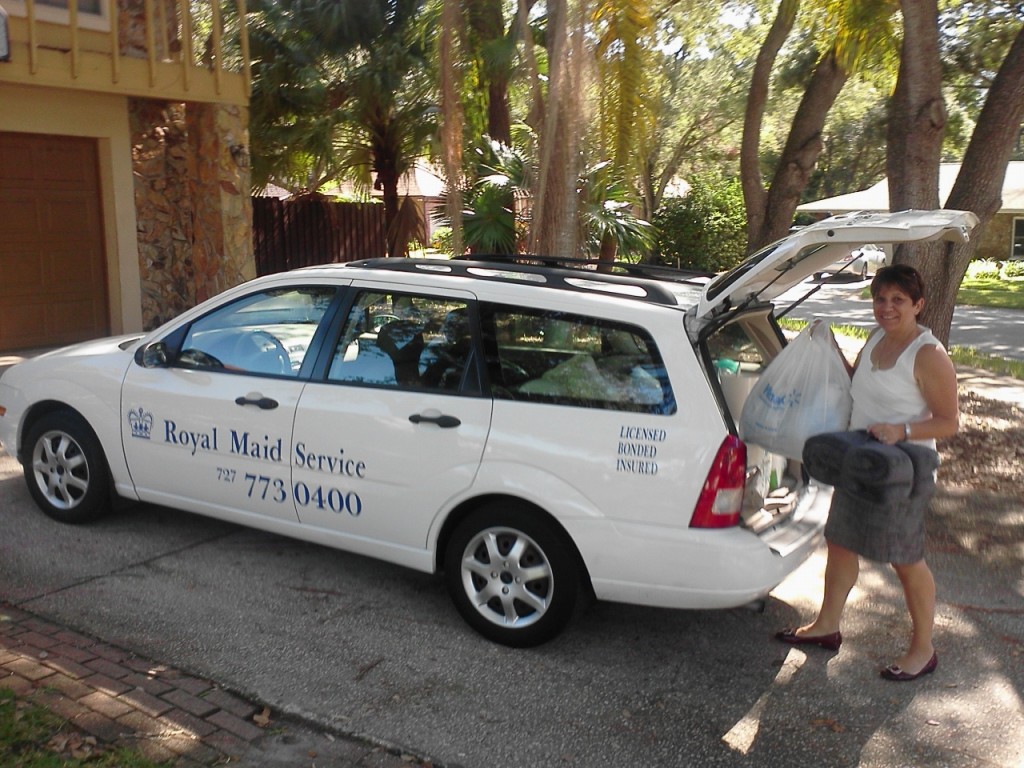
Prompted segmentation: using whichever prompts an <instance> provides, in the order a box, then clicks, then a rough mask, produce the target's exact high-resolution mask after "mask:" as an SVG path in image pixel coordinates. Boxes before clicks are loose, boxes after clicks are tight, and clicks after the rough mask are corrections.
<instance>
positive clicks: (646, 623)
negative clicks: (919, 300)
mask: <svg viewBox="0 0 1024 768" xmlns="http://www.w3.org/2000/svg"><path fill="white" fill-rule="evenodd" d="M949 503H952V504H958V503H959V504H965V503H966V501H965V500H962V499H961V500H956V499H953V500H951V501H950V502H949ZM965 512H966V508H965ZM1016 512H1017V513H1019V512H1020V509H1019V505H1017V507H1016ZM1022 560H1024V555H1022V556H1021V557H1020V558H1018V559H1017V560H1016V564H1017V565H1016V566H1015V567H1010V568H1007V567H1006V565H1005V563H1000V564H986V562H985V561H984V560H983V559H980V558H972V557H968V556H966V555H965V554H963V553H962V552H959V551H954V550H951V551H949V552H940V553H937V554H936V556H935V557H934V558H933V566H934V567H935V570H936V574H937V577H938V579H939V586H940V596H941V597H940V606H939V614H938V647H939V649H940V658H941V660H940V667H939V670H938V671H937V672H936V674H934V675H932V676H930V677H928V678H925V679H922V680H921V681H919V682H916V683H914V684H897V683H890V682H887V681H884V680H882V679H881V678H880V677H879V676H878V669H879V668H880V667H881V666H884V665H885V664H887V663H889V661H890V660H891V659H892V658H893V657H894V656H895V655H897V653H898V652H899V646H900V643H901V640H902V638H903V637H904V636H905V635H906V632H907V620H906V618H905V613H904V610H903V606H902V599H901V595H900V592H899V588H898V582H897V581H896V580H895V578H894V577H893V574H892V573H891V572H890V571H889V570H888V569H887V568H884V567H879V566H873V565H866V566H865V568H864V569H863V571H862V579H861V586H860V587H859V588H858V589H857V590H855V592H854V594H853V597H852V599H851V604H850V610H849V613H848V619H847V624H846V626H845V627H844V635H845V637H846V643H845V644H844V646H843V648H842V651H841V652H840V653H839V654H837V655H832V654H829V653H827V652H824V651H819V650H816V649H812V650H809V651H807V652H806V653H805V652H804V651H801V650H799V649H791V648H789V647H787V646H783V645H781V644H779V643H777V642H775V641H773V640H772V639H771V634H772V633H773V632H774V631H775V630H776V629H779V628H781V627H783V626H787V625H793V624H794V623H796V622H798V621H800V620H801V618H802V617H804V616H806V615H807V614H808V613H809V612H810V611H811V610H812V608H813V606H814V604H815V601H816V599H817V596H818V595H819V590H820V585H821V570H822V558H821V557H820V556H816V557H814V558H812V559H811V560H809V561H808V563H807V564H806V565H805V566H804V567H803V568H802V569H801V570H800V571H798V572H797V573H796V574H794V575H793V576H792V577H790V579H788V580H787V581H786V582H784V583H783V584H782V585H781V586H780V587H779V588H778V589H777V590H776V591H775V592H774V594H773V596H772V599H771V600H770V602H769V605H768V607H767V610H766V612H765V613H757V612H753V611H750V610H746V609H737V610H731V611H696V612H684V611H667V610H654V609H645V608H636V607H628V606H620V605H614V604H609V603H598V604H596V605H594V606H593V607H591V608H590V609H589V610H588V611H587V612H586V613H584V614H583V615H582V616H580V617H579V618H578V620H577V621H576V622H575V623H574V624H573V625H572V626H571V627H570V629H569V631H568V632H567V633H566V634H565V635H564V636H562V637H561V638H559V639H557V640H556V641H554V642H552V643H550V644H548V645H546V646H543V647H541V648H538V649H534V650H526V651H523V650H519V651H516V650H511V649H507V648H503V647H500V646H496V645H492V644H490V643H488V642H486V641H484V640H482V639H481V638H479V637H477V636H476V635H474V634H473V633H472V632H471V631H470V630H468V629H467V628H466V627H465V626H464V625H463V624H462V622H461V620H460V619H459V618H458V616H457V615H456V613H455V611H454V609H453V608H452V607H451V605H450V604H449V602H448V599H447V597H446V595H445V593H444V590H443V587H442V584H441V583H440V581H439V580H438V579H435V578H433V577H430V576H426V575H423V574H419V573H415V572H412V571H406V570H403V569H401V568H398V567H395V566H390V565H386V564H382V563H378V562H375V561H372V560H368V559H364V558H361V557H356V556H352V555H348V554H343V553H339V552H335V551H332V550H328V549H324V548H321V547H317V546H312V545H308V544H303V543H299V542H294V541H290V540H287V539H283V538H280V537H276V536H271V535H268V534H263V533H258V532H254V531H249V530H246V529H242V528H238V527H235V526H232V525H227V524H223V523H220V522H216V521H211V520H206V519H203V518H200V517H196V516H193V515H188V514H184V513H178V512H174V511H171V510H167V509H163V508H159V507H153V506H148V505H139V506H136V507H133V508H129V509H126V510H123V511H120V512H117V513H114V514H112V515H110V516H108V517H106V518H104V519H102V520H100V521H98V522H97V523H94V524H91V525H88V526H81V527H72V526H66V525H61V524H58V523H55V522H53V521H51V520H49V519H48V518H46V517H44V516H43V515H42V514H41V513H40V512H39V511H38V510H37V509H36V508H35V506H34V505H33V503H32V502H31V500H30V498H29V496H28V493H27V491H26V490H25V486H24V483H23V481H22V478H21V475H20V469H19V467H18V466H17V465H16V464H15V462H14V461H13V460H12V459H10V458H9V457H7V456H6V455H3V454H0V599H2V600H6V601H9V602H11V603H13V604H15V605H17V606H19V607H22V608H24V609H25V610H28V611H31V612H35V613H37V614H39V615H42V616H44V617H46V618H49V619H51V620H54V621H57V622H60V623H64V624H67V625H69V626H71V627H72V628H75V629H78V630H80V631H84V632H86V633H89V634H93V635H96V636H99V637H102V638H104V639H106V640H108V641H110V642H112V643H114V644H116V645H120V646H123V647H126V648H129V649H131V650H134V651H136V652H137V653H140V654H142V655H145V656H149V657H151V658H154V659H158V660H163V661H165V662H166V663H169V664H172V665H175V666H177V667H178V668H181V669H184V670H186V671H190V672H192V673H194V674H198V675H201V676H204V677H209V678H212V679H214V680H217V681H218V682H221V683H223V684H224V685H226V686H228V687H230V688H232V689H234V690H235V691H237V692H239V693H241V694H243V695H245V696H249V697H252V698H255V699H257V700H259V701H262V702H265V703H267V704H269V705H270V707H271V708H272V711H275V712H288V713H291V714H297V715H302V716H304V717H306V718H308V719H309V720H311V721H313V722H315V723H318V724H320V725H322V726H323V727H325V728H330V729H332V730H334V731H335V732H338V733H343V734H358V735H364V736H369V737H372V738H373V739H375V740H378V741H383V742H385V743H388V744H391V745H395V746H399V747H401V748H403V749H404V750H406V751H408V752H412V753H415V754H417V755H420V756H423V757H428V758H431V759H433V760H435V761H436V763H437V764H438V765H441V766H449V767H451V766H467V767H468V766H473V767H475V768H491V767H493V766H503V767H504V768H519V767H522V768H527V767H530V768H533V767H535V766H555V765H569V766H573V765H575V766H602V767H603V766H609V765H615V766H649V767H652V768H653V767H655V766H697V765H700V766H767V765H770V766H773V767H777V768H786V767H788V766H793V767H794V768H796V767H798V766H799V768H805V767H806V766H822V765H827V766H842V765H860V766H986V767H988V768H991V767H992V766H1001V767H1005V768H1020V766H1022V765H1024V706H1022V703H1021V702H1022V696H1024V663H1022V662H1024V656H1022V650H1024V610H1022V595H1024V575H1022V570H1021V568H1020V567H1019V566H1020V562H1021V561H1022ZM681 567H685V564H681ZM318 765H319V763H318Z"/></svg>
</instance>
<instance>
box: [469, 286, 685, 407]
mask: <svg viewBox="0 0 1024 768" xmlns="http://www.w3.org/2000/svg"><path fill="white" fill-rule="evenodd" d="M481 326H482V328H483V334H484V349H485V354H486V358H487V368H488V374H489V376H490V380H491V384H492V392H493V394H494V396H495V397H496V398H498V399H502V400H524V401H530V402H539V403H554V404H559V405H574V406H580V407H584V408H599V409H608V410H619V411H635V412H643V413H659V414H668V413H674V412H675V409H676V405H675V397H674V396H673V394H672V387H671V384H670V383H669V379H668V373H667V372H666V370H665V366H664V364H663V362H662V358H661V355H660V353H659V351H658V348H657V345H656V344H655V343H654V339H653V338H652V337H651V335H650V334H649V333H648V332H647V331H645V330H644V329H642V328H639V327H637V326H631V325H625V324H622V323H615V322H611V321H608V320H602V319H599V318H593V317H584V316H580V315H572V314H567V313H564V312H557V311H552V310H547V311H545V310H530V309H521V308H513V307H504V306H498V305H489V306H488V307H487V308H486V309H485V310H484V311H483V313H482V322H481Z"/></svg>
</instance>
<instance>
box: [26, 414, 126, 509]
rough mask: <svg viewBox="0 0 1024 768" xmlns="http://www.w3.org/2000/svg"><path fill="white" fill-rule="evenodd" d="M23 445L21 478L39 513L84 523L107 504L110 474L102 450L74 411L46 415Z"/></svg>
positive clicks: (33, 427)
mask: <svg viewBox="0 0 1024 768" xmlns="http://www.w3.org/2000/svg"><path fill="white" fill-rule="evenodd" d="M25 444H26V447H27V454H28V456H27V460H26V461H25V465H24V472H25V482H27V483H28V490H29V493H31V494H32V498H33V499H34V500H35V502H36V504H38V505H39V508H40V509H42V510H43V512H45V513H46V514H47V515H49V516H50V517H52V518H53V519H54V520H59V521H60V522H62V523H84V522H86V521H87V520H91V519H93V518H94V517H96V516H97V515H99V514H100V513H101V512H103V511H104V510H105V509H106V507H107V502H108V499H109V493H110V474H109V472H108V470H107V464H106V461H105V459H104V456H103V449H102V448H101V447H100V443H99V440H97V439H96V436H95V435H94V434H93V432H92V430H91V429H89V425H88V424H86V423H85V421H84V420H83V419H82V418H81V417H80V416H79V415H78V414H76V413H71V412H70V411H60V412H56V413H49V414H46V415H45V416H43V417H42V418H40V419H39V420H38V421H37V422H36V423H35V424H33V425H32V427H31V428H30V429H29V431H28V436H27V440H26V443H25Z"/></svg>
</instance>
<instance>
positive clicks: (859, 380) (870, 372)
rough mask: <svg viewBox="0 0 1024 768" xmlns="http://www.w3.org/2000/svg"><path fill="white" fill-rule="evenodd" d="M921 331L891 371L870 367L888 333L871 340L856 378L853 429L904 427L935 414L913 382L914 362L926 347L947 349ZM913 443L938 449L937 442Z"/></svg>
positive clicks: (863, 353) (852, 393)
mask: <svg viewBox="0 0 1024 768" xmlns="http://www.w3.org/2000/svg"><path fill="white" fill-rule="evenodd" d="M918 330H919V331H920V333H919V334H918V335H917V338H916V339H914V340H913V341H912V342H910V344H908V345H907V348H906V349H904V350H903V352H902V353H901V354H900V356H899V358H898V359H897V360H896V364H895V365H893V367H892V368H885V369H882V368H877V369H876V368H874V366H873V365H872V364H871V351H872V350H873V349H874V348H875V345H877V344H878V342H879V341H881V339H882V337H883V336H885V333H884V332H879V333H875V334H874V335H872V337H871V338H870V339H868V341H867V343H866V344H865V345H864V350H863V351H862V352H861V355H860V364H859V365H858V366H857V370H856V371H854V374H853V384H852V387H851V389H850V394H851V395H852V396H853V413H852V414H851V416H850V429H866V428H867V427H869V426H870V425H872V424H904V423H907V422H915V421H921V420H922V419H928V418H931V415H932V412H931V410H929V408H928V403H926V402H925V399H924V396H923V395H922V394H921V389H920V387H918V386H917V381H916V379H915V378H914V362H915V360H916V359H917V353H918V350H920V349H921V347H923V346H926V345H931V344H934V345H935V346H937V347H941V348H943V349H945V348H944V347H942V343H941V342H940V341H939V340H938V339H937V338H935V336H933V335H932V332H931V331H930V330H928V329H927V328H925V327H924V326H921V325H919V326H918ZM914 442H915V443H918V444H920V445H927V446H929V447H930V448H935V441H934V440H914Z"/></svg>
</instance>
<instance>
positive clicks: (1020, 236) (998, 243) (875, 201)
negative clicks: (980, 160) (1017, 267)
mask: <svg viewBox="0 0 1024 768" xmlns="http://www.w3.org/2000/svg"><path fill="white" fill-rule="evenodd" d="M959 173H960V163H942V164H941V165H940V166H939V200H942V201H945V200H946V198H948V197H949V193H950V190H952V189H953V183H954V182H955V181H956V177H957V174H959ZM1002 197H1003V204H1002V207H1001V208H1000V209H999V212H998V213H997V214H996V215H995V216H993V217H992V219H991V221H989V222H988V224H986V226H985V228H984V230H983V231H982V234H981V240H980V242H979V243H978V250H977V251H976V258H979V259H991V260H992V261H1006V260H1007V259H1024V161H1013V162H1010V163H1008V164H1007V167H1006V176H1005V177H1004V179H1003V195H1002ZM888 210H889V181H888V179H882V180H881V181H879V182H878V183H877V184H875V185H874V186H872V187H869V188H868V189H863V190H861V191H860V192H851V193H849V194H846V195H838V196H836V197H829V198H826V199H824V200H816V201H814V202H811V203H804V204H803V205H800V206H799V207H798V208H797V211H798V212H802V213H809V214H813V215H815V216H828V215H832V214H837V213H850V212H851V211H888Z"/></svg>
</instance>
